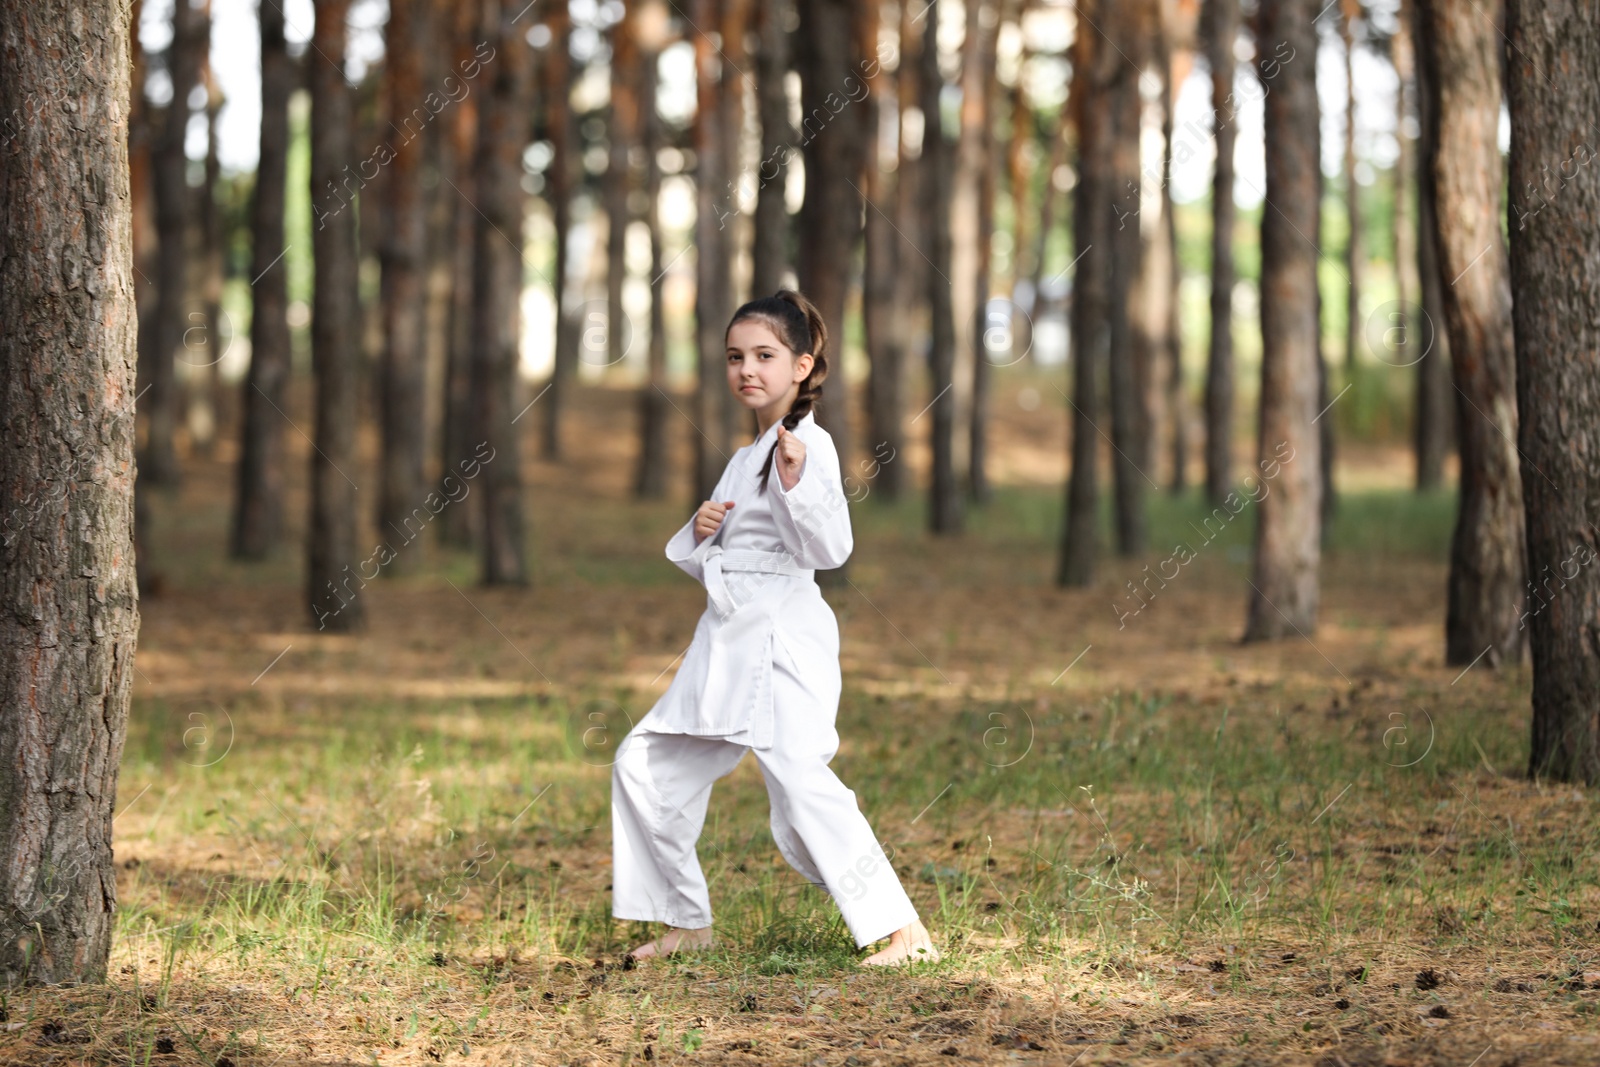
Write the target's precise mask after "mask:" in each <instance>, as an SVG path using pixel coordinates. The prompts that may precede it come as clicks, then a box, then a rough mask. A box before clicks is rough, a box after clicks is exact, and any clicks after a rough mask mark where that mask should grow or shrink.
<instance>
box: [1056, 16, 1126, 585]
mask: <svg viewBox="0 0 1600 1067" xmlns="http://www.w3.org/2000/svg"><path fill="white" fill-rule="evenodd" d="M1106 6H1107V5H1106V4H1104V3H1101V0H1086V2H1084V3H1083V4H1082V6H1081V7H1080V8H1079V11H1080V13H1081V16H1082V21H1080V22H1079V26H1080V27H1087V30H1086V31H1085V32H1081V33H1079V34H1078V37H1077V40H1076V41H1075V42H1074V44H1073V57H1072V70H1073V76H1072V88H1071V90H1070V92H1071V95H1070V97H1069V98H1068V106H1070V107H1071V109H1072V120H1073V125H1074V127H1075V128H1076V130H1077V135H1078V145H1077V159H1078V182H1077V185H1075V186H1074V187H1073V190H1072V238H1073V255H1074V262H1075V263H1076V264H1077V265H1076V267H1074V268H1073V270H1074V273H1073V280H1072V321H1071V333H1072V345H1071V349H1072V394H1073V395H1072V398H1071V400H1070V401H1069V403H1070V405H1071V407H1072V444H1071V449H1072V468H1071V474H1070V475H1069V477H1068V480H1067V501H1066V504H1067V517H1066V523H1065V524H1064V526H1063V529H1062V538H1061V556H1060V560H1059V563H1058V566H1057V572H1056V583H1057V584H1058V585H1062V586H1087V585H1088V584H1089V583H1090V582H1091V581H1092V580H1093V579H1094V567H1095V562H1096V559H1097V557H1098V556H1099V550H1100V535H1099V514H1098V512H1099V509H1100V490H1099V470H1098V467H1099V463H1098V460H1099V452H1100V430H1099V428H1098V426H1097V425H1096V420H1097V419H1098V418H1099V417H1100V413H1101V411H1102V410H1103V409H1104V404H1103V400H1102V397H1103V395H1104V389H1103V387H1102V385H1101V378H1102V376H1103V375H1104V374H1105V367H1106V362H1107V360H1108V358H1109V354H1110V344H1111V328H1110V321H1109V313H1108V302H1109V297H1110V294H1109V292H1108V286H1109V284H1110V270H1111V263H1112V260H1113V258H1114V257H1113V253H1112V249H1111V241H1112V238H1111V235H1112V234H1113V233H1114V232H1115V231H1116V227H1115V226H1114V225H1113V221H1114V219H1113V215H1112V197H1111V188H1112V186H1111V181H1112V169H1111V166H1110V158H1109V154H1110V142H1111V137H1112V129H1111V122H1110V114H1109V108H1108V107H1107V100H1106V97H1107V93H1108V91H1109V90H1110V88H1111V86H1112V83H1113V82H1114V80H1115V79H1116V77H1117V70H1116V67H1117V65H1118V64H1121V63H1123V62H1124V60H1123V59H1122V57H1120V56H1118V55H1117V53H1116V50H1115V49H1114V48H1112V47H1111V43H1110V42H1109V41H1108V40H1107V39H1106V38H1105V36H1104V35H1103V34H1101V33H1099V32H1098V31H1095V30H1094V26H1095V25H1103V22H1102V20H1103V19H1105V18H1107V17H1108V13H1107V11H1106Z"/></svg>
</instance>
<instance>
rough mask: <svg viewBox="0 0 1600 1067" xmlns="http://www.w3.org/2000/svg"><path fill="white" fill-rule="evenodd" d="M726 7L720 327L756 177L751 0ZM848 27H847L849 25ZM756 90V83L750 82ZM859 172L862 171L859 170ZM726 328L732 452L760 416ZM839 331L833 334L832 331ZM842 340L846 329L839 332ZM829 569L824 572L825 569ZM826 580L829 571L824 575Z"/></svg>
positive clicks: (731, 296) (735, 283) (725, 434)
mask: <svg viewBox="0 0 1600 1067" xmlns="http://www.w3.org/2000/svg"><path fill="white" fill-rule="evenodd" d="M720 3H721V7H722V21H721V23H720V25H719V26H718V29H719V31H720V33H719V36H720V38H721V54H720V55H719V56H718V58H719V59H721V60H722V62H721V63H720V64H719V67H720V69H719V71H718V80H719V81H720V82H721V89H720V90H719V91H718V96H717V113H718V115H719V121H720V122H721V124H722V153H721V154H722V159H721V162H722V168H723V170H722V178H723V180H722V185H721V187H720V188H719V189H718V191H717V216H718V231H717V236H718V237H719V238H720V239H721V241H722V248H721V254H722V272H723V275H724V276H725V277H726V278H727V283H726V284H727V298H726V301H725V303H726V314H725V315H724V316H723V319H722V322H721V324H720V325H719V326H718V329H719V330H724V331H725V330H726V329H727V325H728V320H729V319H731V318H732V317H733V311H734V309H735V308H736V307H737V306H738V305H739V304H740V303H741V302H742V298H741V296H740V284H739V282H740V277H741V274H742V271H741V269H740V266H741V262H742V261H741V259H740V255H739V253H740V249H741V247H743V246H744V245H745V244H747V243H748V242H746V241H745V239H744V237H743V234H744V231H745V229H746V226H745V219H744V218H743V209H742V208H741V207H740V204H739V198H740V190H741V189H743V188H747V187H748V186H747V185H746V182H747V181H748V180H749V178H750V177H751V176H750V175H749V174H748V172H747V171H746V170H745V166H744V158H743V155H744V153H743V149H744V94H745V88H746V87H745V78H746V77H747V75H746V74H745V73H744V72H745V68H747V67H749V66H750V54H749V52H748V51H747V50H746V48H745V31H746V30H747V29H748V27H749V25H750V8H751V6H752V2H751V0H720ZM846 29H847V32H848V27H847V28H846ZM750 88H751V89H752V90H753V89H754V85H752V86H750ZM858 176H859V175H858ZM723 336H724V335H723V334H719V335H718V338H717V343H716V346H715V348H716V352H717V357H718V360H719V367H721V368H722V369H724V375H723V377H722V382H723V384H722V386H721V388H720V389H719V390H718V395H719V396H720V397H721V398H722V439H723V440H724V441H727V442H728V443H729V444H728V454H729V455H732V454H733V449H734V447H735V446H736V444H737V443H738V441H739V440H740V439H742V438H743V437H745V436H746V435H749V436H751V437H753V436H754V429H755V419H754V418H753V417H751V415H750V413H749V411H748V410H746V408H745V406H744V405H743V404H741V403H739V398H738V397H736V396H734V395H733V390H731V389H729V388H728V387H727V377H726V364H725V363H724V362H721V361H722V360H724V359H725V355H724V349H723V343H722V341H723ZM830 336H834V335H830ZM838 336H839V338H840V340H841V342H842V340H843V337H842V335H838ZM836 382H837V383H838V384H839V385H841V386H842V385H843V384H844V375H843V374H840V375H839V376H838V377H837V379H836ZM817 418H818V419H821V420H824V424H826V415H825V414H823V413H822V412H821V411H820V410H819V412H818V414H817ZM826 573H827V572H824V575H826ZM824 580H826V577H824Z"/></svg>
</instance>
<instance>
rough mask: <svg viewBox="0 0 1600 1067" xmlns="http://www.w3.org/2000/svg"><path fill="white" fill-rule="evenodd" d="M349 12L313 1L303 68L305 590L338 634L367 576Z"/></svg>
mask: <svg viewBox="0 0 1600 1067" xmlns="http://www.w3.org/2000/svg"><path fill="white" fill-rule="evenodd" d="M179 6H180V7H182V4H180V5H179ZM349 9H350V0H317V3H316V28H315V29H314V30H313V32H312V37H311V44H312V48H313V50H314V51H315V52H317V53H320V55H321V56H322V61H320V62H312V63H311V64H310V84H311V214H312V222H313V225H312V233H311V239H312V256H313V258H314V259H315V261H316V272H317V277H316V290H315V294H314V295H313V297H312V306H311V365H312V373H313V374H314V375H315V377H316V383H317V400H316V420H315V421H316V429H315V444H316V447H314V448H313V449H312V450H311V524H310V527H309V530H308V537H307V561H306V588H307V593H308V600H309V607H310V610H311V619H312V621H313V622H314V623H316V624H317V628H318V629H319V630H322V629H331V630H333V631H335V632H341V633H342V632H347V631H350V630H355V629H359V628H360V627H361V626H362V624H363V623H364V622H365V618H366V607H365V601H363V600H362V599H361V596H360V587H361V583H363V582H364V581H365V580H366V579H367V578H368V577H371V576H370V575H368V576H363V575H361V574H360V573H359V572H356V571H355V570H354V568H355V567H356V564H357V557H356V537H357V525H358V519H357V511H356V490H357V485H356V483H355V482H354V481H352V480H351V479H352V478H353V476H354V475H355V473H356V472H357V468H356V425H357V421H358V420H357V418H356V412H358V411H359V410H360V400H361V390H360V370H361V348H360V343H361V303H360V299H359V296H358V291H357V285H356V254H357V253H356V210H357V204H356V203H353V202H351V201H350V200H348V199H347V197H348V196H353V195H354V190H352V189H351V188H350V187H349V182H350V180H351V178H350V175H352V174H354V173H355V168H354V164H355V159H354V156H355V153H354V151H353V150H352V140H353V135H354V130H353V126H352V118H353V116H352V114H351V89H350V86H349V85H348V84H347V83H346V82H345V80H344V69H343V68H344V55H345V36H346V27H345V19H346V16H347V15H348V14H349ZM347 168H348V169H347ZM352 582H354V583H355V584H354V585H352V584H351V583H352ZM347 598H348V599H347Z"/></svg>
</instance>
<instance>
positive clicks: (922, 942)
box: [861, 919, 939, 967]
mask: <svg viewBox="0 0 1600 1067" xmlns="http://www.w3.org/2000/svg"><path fill="white" fill-rule="evenodd" d="M938 958H939V950H938V949H936V948H934V947H933V939H932V938H930V937H929V936H928V928H927V927H926V926H923V925H922V920H921V919H915V920H913V921H912V923H911V925H910V926H906V927H902V928H901V929H899V930H896V931H895V932H894V933H892V934H890V935H889V944H888V946H887V947H886V948H884V949H883V950H882V951H879V952H875V953H873V954H872V955H870V956H868V957H867V958H866V959H864V960H862V961H861V965H862V966H863V967H885V966H891V965H894V964H898V963H915V962H918V961H921V960H936V959H938Z"/></svg>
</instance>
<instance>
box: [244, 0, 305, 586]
mask: <svg viewBox="0 0 1600 1067" xmlns="http://www.w3.org/2000/svg"><path fill="white" fill-rule="evenodd" d="M260 7H261V10H260V21H261V134H260V153H259V161H258V162H257V164H256V188H255V200H254V203H253V204H252V207H251V224H250V228H251V252H250V276H251V277H252V278H254V279H255V282H254V284H253V285H252V287H251V304H252V307H251V312H250V368H249V371H248V372H247V374H246V377H245V384H244V390H243V393H242V394H241V396H240V408H241V410H242V412H243V418H242V419H241V420H240V423H241V426H240V436H239V463H238V467H237V469H236V471H235V479H236V481H235V495H234V508H233V532H232V536H231V538H230V547H231V551H232V553H233V557H234V558H235V559H243V560H260V559H265V558H266V556H267V554H268V553H269V552H270V551H271V550H272V548H273V546H274V545H276V544H277V542H278V538H279V535H280V533H281V531H282V528H283V477H284V470H283V462H284V460H283V432H284V414H283V405H284V392H285V388H286V386H287V385H288V381H289V320H288V312H289V284H288V278H289V272H288V267H287V265H286V264H285V263H284V262H283V257H284V252H285V248H284V229H283V226H284V223H283V216H284V198H285V196H286V194H287V191H288V170H289V167H288V164H289V96H290V94H291V93H293V92H294V87H295V67H294V64H293V61H292V60H291V59H290V58H289V51H288V47H287V45H286V43H285V41H284V16H283V11H282V9H281V8H280V7H279V6H278V5H275V4H262V5H260Z"/></svg>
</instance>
